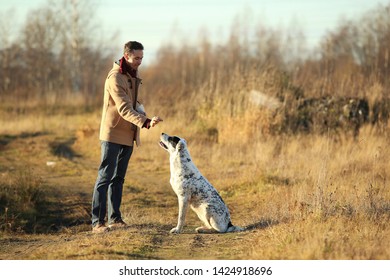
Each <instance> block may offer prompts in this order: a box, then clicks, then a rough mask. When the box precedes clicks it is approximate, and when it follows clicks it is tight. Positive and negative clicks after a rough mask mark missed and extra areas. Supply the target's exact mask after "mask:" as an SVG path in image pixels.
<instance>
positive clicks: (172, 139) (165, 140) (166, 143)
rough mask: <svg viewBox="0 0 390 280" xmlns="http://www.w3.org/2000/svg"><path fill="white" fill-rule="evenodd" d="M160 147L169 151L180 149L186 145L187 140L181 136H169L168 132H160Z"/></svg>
mask: <svg viewBox="0 0 390 280" xmlns="http://www.w3.org/2000/svg"><path fill="white" fill-rule="evenodd" d="M159 144H160V147H161V148H163V149H164V150H166V151H167V152H169V153H173V152H175V151H178V152H180V151H182V150H184V149H185V148H186V147H187V142H186V140H184V139H183V138H180V137H177V136H169V135H168V134H165V133H162V134H161V136H160V143H159Z"/></svg>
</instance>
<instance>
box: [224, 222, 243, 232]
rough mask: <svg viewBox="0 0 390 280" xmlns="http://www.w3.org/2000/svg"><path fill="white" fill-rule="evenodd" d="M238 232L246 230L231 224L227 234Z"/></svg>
mask: <svg viewBox="0 0 390 280" xmlns="http://www.w3.org/2000/svg"><path fill="white" fill-rule="evenodd" d="M238 231H244V229H243V228H242V227H239V226H234V225H233V224H232V222H229V224H228V229H227V230H226V232H238Z"/></svg>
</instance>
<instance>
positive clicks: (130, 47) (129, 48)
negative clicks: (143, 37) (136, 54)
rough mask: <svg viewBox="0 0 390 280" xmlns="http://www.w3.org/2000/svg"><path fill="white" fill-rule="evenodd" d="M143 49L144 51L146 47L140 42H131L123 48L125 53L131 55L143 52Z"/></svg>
mask: <svg viewBox="0 0 390 280" xmlns="http://www.w3.org/2000/svg"><path fill="white" fill-rule="evenodd" d="M143 49H144V46H143V45H142V44H141V43H140V42H137V41H129V42H127V43H126V44H125V47H124V48H123V53H124V54H125V53H127V54H130V53H131V52H133V51H137V50H143Z"/></svg>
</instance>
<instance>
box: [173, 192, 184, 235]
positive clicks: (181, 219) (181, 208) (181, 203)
mask: <svg viewBox="0 0 390 280" xmlns="http://www.w3.org/2000/svg"><path fill="white" fill-rule="evenodd" d="M178 201H179V216H178V219H177V226H176V227H174V228H173V229H171V231H170V232H171V233H175V234H178V233H180V232H181V231H182V229H183V227H184V220H185V218H186V213H187V208H188V198H187V197H178Z"/></svg>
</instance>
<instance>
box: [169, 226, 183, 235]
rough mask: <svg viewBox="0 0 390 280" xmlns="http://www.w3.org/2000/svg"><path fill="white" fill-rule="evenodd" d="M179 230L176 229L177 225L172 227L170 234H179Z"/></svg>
mask: <svg viewBox="0 0 390 280" xmlns="http://www.w3.org/2000/svg"><path fill="white" fill-rule="evenodd" d="M180 232H181V230H180V229H178V228H177V227H174V228H173V229H171V231H170V233H172V234H179V233H180Z"/></svg>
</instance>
